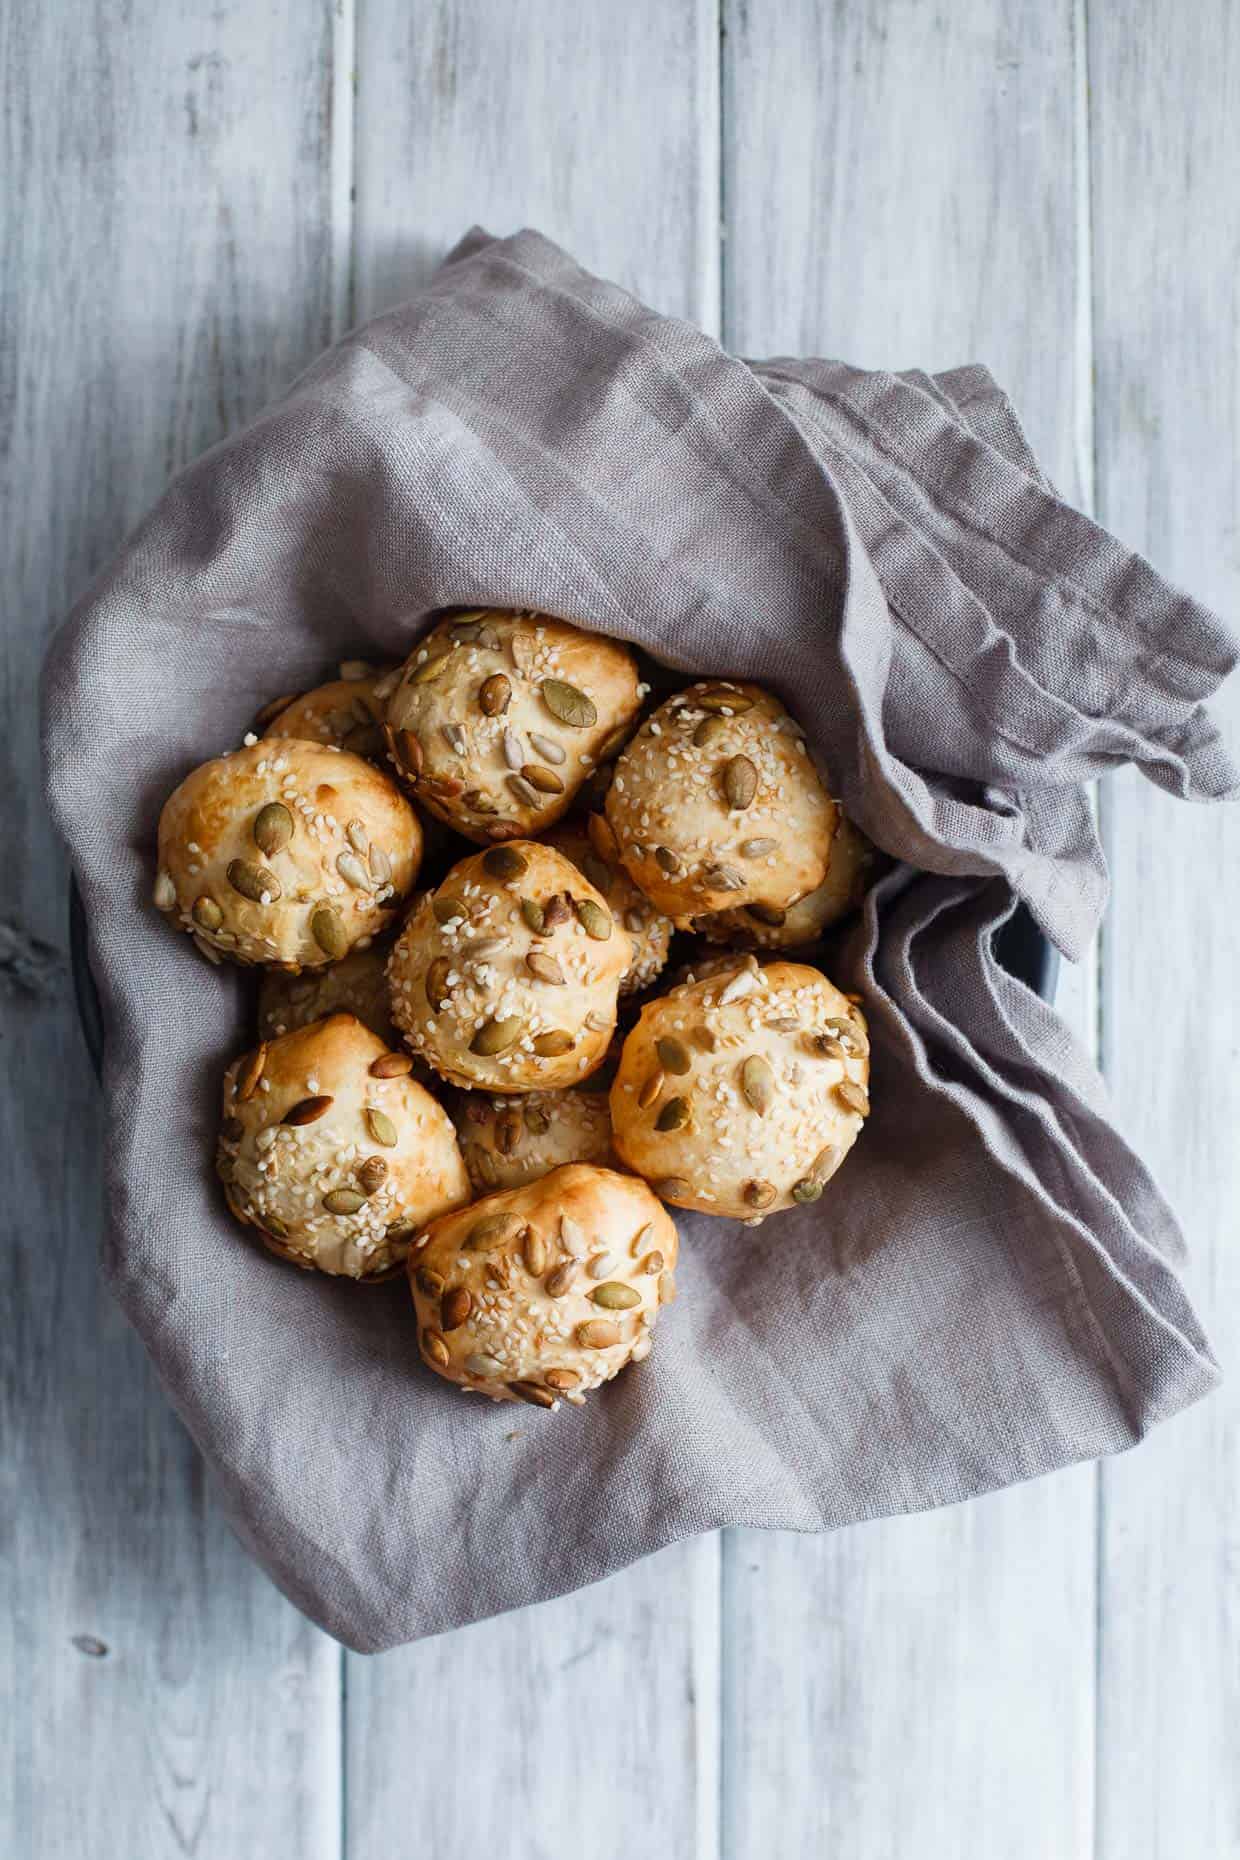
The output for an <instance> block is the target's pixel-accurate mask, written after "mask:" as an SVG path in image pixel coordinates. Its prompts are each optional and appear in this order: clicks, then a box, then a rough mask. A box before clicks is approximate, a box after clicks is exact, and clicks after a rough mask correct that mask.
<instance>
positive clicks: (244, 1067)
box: [234, 1040, 267, 1104]
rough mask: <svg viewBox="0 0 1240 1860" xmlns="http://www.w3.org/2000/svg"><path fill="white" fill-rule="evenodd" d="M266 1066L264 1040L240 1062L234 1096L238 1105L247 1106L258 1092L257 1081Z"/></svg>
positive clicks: (265, 1043) (265, 1044)
mask: <svg viewBox="0 0 1240 1860" xmlns="http://www.w3.org/2000/svg"><path fill="white" fill-rule="evenodd" d="M266 1064H267V1042H266V1040H264V1041H263V1042H262V1044H261V1045H259V1046H256V1047H255V1048H254V1051H253V1052H252V1053H250V1054H249V1055H248V1056H247V1057H246V1058H245V1059H244V1060H243V1061H242V1062H241V1068H240V1070H239V1072H238V1073H237V1086H236V1092H235V1094H234V1095H235V1097H236V1099H237V1102H238V1103H239V1104H248V1103H249V1101H250V1099H251V1098H252V1097H253V1096H254V1094H255V1092H256V1091H257V1090H258V1081H259V1080H260V1079H261V1078H262V1076H263V1068H264V1066H265V1065H266Z"/></svg>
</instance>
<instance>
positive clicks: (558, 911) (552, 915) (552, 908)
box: [542, 891, 573, 930]
mask: <svg viewBox="0 0 1240 1860" xmlns="http://www.w3.org/2000/svg"><path fill="white" fill-rule="evenodd" d="M542 913H543V928H544V930H554V929H556V928H557V926H558V925H560V924H566V923H567V922H568V920H569V918H570V917H571V916H572V914H573V913H572V909H571V907H570V904H569V897H568V893H567V892H566V891H557V892H554V893H553V894H552V896H551V897H549V898H548V899H547V901H546V903H545V904H544V905H543V907H542Z"/></svg>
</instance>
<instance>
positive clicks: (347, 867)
mask: <svg viewBox="0 0 1240 1860" xmlns="http://www.w3.org/2000/svg"><path fill="white" fill-rule="evenodd" d="M336 870H337V871H338V872H339V874H340V876H341V878H343V880H344V882H345V884H346V885H352V887H353V889H354V891H369V890H370V878H369V875H368V874H367V871H366V867H365V866H364V865H363V864H362V862H361V860H360V859H359V858H358V856H357V854H356V853H355V852H342V853H340V854H339V855H338V856H337V859H336Z"/></svg>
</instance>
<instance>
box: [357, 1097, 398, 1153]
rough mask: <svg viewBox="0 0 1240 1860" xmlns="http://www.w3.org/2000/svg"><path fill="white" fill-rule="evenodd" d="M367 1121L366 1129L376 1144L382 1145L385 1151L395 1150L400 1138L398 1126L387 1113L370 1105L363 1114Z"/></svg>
mask: <svg viewBox="0 0 1240 1860" xmlns="http://www.w3.org/2000/svg"><path fill="white" fill-rule="evenodd" d="M362 1115H363V1117H364V1118H365V1119H366V1128H367V1129H368V1130H369V1132H370V1134H371V1136H372V1137H373V1138H374V1140H375V1142H376V1143H382V1145H383V1147H384V1148H385V1149H389V1150H394V1149H395V1148H396V1145H397V1143H398V1142H399V1141H400V1138H399V1136H398V1134H397V1130H396V1126H395V1124H394V1123H393V1122H392V1120H391V1118H390V1117H389V1116H388V1114H387V1112H386V1111H380V1110H379V1108H378V1107H377V1106H376V1105H373V1104H368V1105H367V1106H366V1108H365V1110H364V1111H363V1112H362Z"/></svg>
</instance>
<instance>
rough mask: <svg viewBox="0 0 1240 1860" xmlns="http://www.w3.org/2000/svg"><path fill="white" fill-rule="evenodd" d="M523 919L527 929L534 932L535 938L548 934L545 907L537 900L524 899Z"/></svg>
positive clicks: (522, 907)
mask: <svg viewBox="0 0 1240 1860" xmlns="http://www.w3.org/2000/svg"><path fill="white" fill-rule="evenodd" d="M521 919H522V922H523V923H524V924H525V927H526V929H527V930H532V931H533V932H534V935H535V936H543V935H545V934H546V929H545V921H544V914H543V907H542V905H541V904H540V903H539V902H538V900H537V898H522V900H521Z"/></svg>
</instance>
